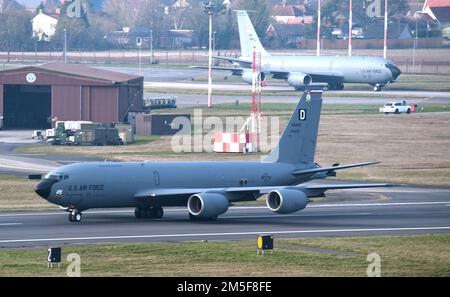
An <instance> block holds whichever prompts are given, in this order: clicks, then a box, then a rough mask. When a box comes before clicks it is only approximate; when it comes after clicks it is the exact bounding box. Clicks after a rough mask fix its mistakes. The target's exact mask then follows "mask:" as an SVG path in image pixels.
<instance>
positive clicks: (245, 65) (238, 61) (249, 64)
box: [213, 56, 252, 68]
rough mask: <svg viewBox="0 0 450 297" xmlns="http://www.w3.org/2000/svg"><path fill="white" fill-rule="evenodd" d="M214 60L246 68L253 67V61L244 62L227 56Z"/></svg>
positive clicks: (217, 57) (216, 57) (215, 57)
mask: <svg viewBox="0 0 450 297" xmlns="http://www.w3.org/2000/svg"><path fill="white" fill-rule="evenodd" d="M213 58H214V59H217V60H224V61H227V62H230V63H231V64H233V63H236V64H239V65H241V66H242V67H245V68H251V67H252V62H251V61H246V60H242V59H238V58H232V57H225V56H213Z"/></svg>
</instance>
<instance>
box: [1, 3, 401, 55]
mask: <svg viewBox="0 0 450 297" xmlns="http://www.w3.org/2000/svg"><path fill="white" fill-rule="evenodd" d="M322 1H323V6H322V18H323V21H327V22H325V24H326V23H328V26H329V28H331V27H332V26H336V25H337V23H336V19H337V16H338V15H339V14H341V15H347V14H348V1H347V0H325V1H324V0H322ZM173 2H174V1H173V0H104V1H103V4H102V6H101V8H100V9H94V8H93V7H92V6H91V5H90V2H89V1H86V0H82V3H83V6H82V10H81V14H80V15H79V17H75V18H73V17H69V16H68V15H67V13H65V12H66V11H67V8H68V5H70V4H71V2H67V1H66V2H65V4H63V5H62V7H61V14H60V17H59V20H58V24H57V27H56V34H55V35H54V36H53V37H52V38H51V40H50V42H46V41H38V40H37V39H35V38H33V34H32V22H31V20H32V18H33V17H34V16H35V15H36V14H37V13H38V11H36V12H34V13H31V12H28V11H25V10H17V9H10V10H6V11H5V10H4V11H2V13H0V50H2V51H34V50H60V49H62V48H63V46H64V38H65V36H64V34H65V32H64V30H66V37H67V44H68V46H69V48H70V49H72V50H75V49H80V50H94V49H95V50H104V49H109V48H111V47H112V44H111V42H110V40H109V39H108V38H107V34H108V33H109V32H112V31H118V30H121V29H122V28H123V27H130V28H144V29H146V30H152V33H153V38H154V47H155V48H158V47H159V46H160V45H161V44H160V41H161V37H162V36H164V34H166V32H167V31H168V30H170V29H190V30H194V33H193V34H194V35H193V45H194V46H198V47H201V46H206V45H207V44H208V17H207V15H206V13H205V11H204V4H203V2H204V1H203V0H191V1H189V6H188V7H185V8H178V9H176V8H171V9H168V8H170V7H171V5H172V4H173ZM211 2H212V4H213V7H214V18H213V20H214V21H213V30H214V31H215V48H216V49H228V48H237V47H238V46H239V44H238V30H237V21H236V16H235V14H234V13H233V11H232V10H237V9H244V10H248V11H250V13H249V15H250V18H251V19H252V22H253V24H254V26H255V29H256V31H257V33H258V35H259V36H260V37H261V38H263V37H264V35H265V32H266V30H267V28H268V26H269V24H270V22H271V9H272V6H273V5H274V4H279V2H281V1H276V0H235V1H233V2H232V9H227V8H226V7H225V6H224V5H223V3H224V2H223V0H212V1H211ZM310 2H313V1H310ZM390 2H391V3H393V4H392V5H391V7H390V9H389V12H390V13H389V14H390V18H392V19H395V18H401V17H402V16H403V15H405V14H406V13H407V11H408V9H409V7H408V1H407V0H398V1H390ZM353 3H354V13H355V16H356V17H357V18H360V19H363V18H365V15H364V13H365V9H364V7H365V5H366V4H367V2H366V0H361V1H353ZM38 9H45V6H43V5H41V6H40V7H39V8H38ZM316 22H317V15H316V16H315V18H314V23H316ZM329 28H328V29H327V28H324V29H323V34H324V35H325V36H326V37H331V33H330V32H331V29H329ZM315 34H316V25H315V24H313V25H310V26H309V27H308V29H307V30H304V38H315Z"/></svg>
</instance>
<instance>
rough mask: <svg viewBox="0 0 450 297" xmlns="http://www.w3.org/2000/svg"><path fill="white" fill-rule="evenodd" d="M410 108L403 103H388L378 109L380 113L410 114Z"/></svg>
mask: <svg viewBox="0 0 450 297" xmlns="http://www.w3.org/2000/svg"><path fill="white" fill-rule="evenodd" d="M411 111H412V106H411V105H407V104H406V102H405V101H403V102H400V101H396V102H388V103H386V104H385V105H384V106H383V107H380V112H384V113H385V114H388V113H397V114H398V113H411Z"/></svg>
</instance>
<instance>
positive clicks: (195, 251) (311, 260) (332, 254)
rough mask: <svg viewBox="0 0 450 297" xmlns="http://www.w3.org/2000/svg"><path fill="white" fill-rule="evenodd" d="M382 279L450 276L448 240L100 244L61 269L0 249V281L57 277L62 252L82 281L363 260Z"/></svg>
mask: <svg viewBox="0 0 450 297" xmlns="http://www.w3.org/2000/svg"><path fill="white" fill-rule="evenodd" d="M373 252H376V253H378V254H379V255H380V257H381V275H382V276H447V277H448V276H450V235H420V236H404V237H388V236H380V237H352V238H300V239H277V238H275V250H274V253H273V255H272V256H265V257H262V256H256V238H255V240H246V241H227V242H181V243H152V244H107V245H81V246H65V247H63V265H62V267H61V268H53V269H48V268H47V267H46V259H47V249H46V248H37V249H14V250H13V249H3V250H0V267H1V270H0V276H64V275H65V271H66V267H67V262H66V261H65V258H66V257H67V255H68V254H69V253H78V254H79V255H80V257H81V274H82V276H172V277H174V276H362V277H364V276H366V271H367V267H368V264H369V262H367V255H368V254H369V253H373Z"/></svg>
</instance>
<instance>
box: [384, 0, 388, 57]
mask: <svg viewBox="0 0 450 297" xmlns="http://www.w3.org/2000/svg"><path fill="white" fill-rule="evenodd" d="M387 32H388V0H384V47H383V58H385V59H386V58H387Z"/></svg>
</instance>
